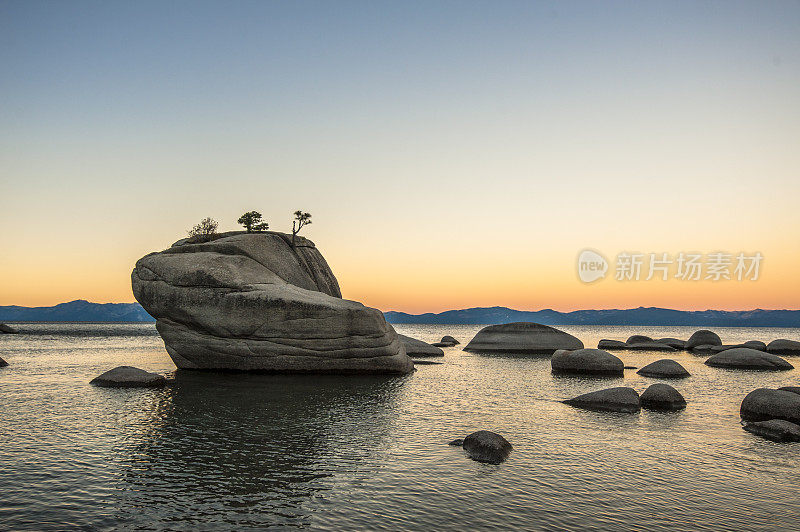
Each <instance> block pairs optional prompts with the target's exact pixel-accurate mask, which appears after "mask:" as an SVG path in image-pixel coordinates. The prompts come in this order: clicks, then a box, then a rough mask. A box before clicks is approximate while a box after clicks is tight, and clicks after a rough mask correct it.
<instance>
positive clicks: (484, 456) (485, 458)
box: [450, 430, 513, 464]
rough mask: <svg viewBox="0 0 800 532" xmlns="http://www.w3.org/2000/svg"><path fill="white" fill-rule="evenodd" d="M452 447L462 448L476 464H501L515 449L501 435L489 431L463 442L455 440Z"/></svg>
mask: <svg viewBox="0 0 800 532" xmlns="http://www.w3.org/2000/svg"><path fill="white" fill-rule="evenodd" d="M450 445H456V446H459V445H460V446H462V447H463V448H464V450H465V451H466V452H467V454H468V455H469V457H470V458H472V459H473V460H475V461H476V462H485V463H488V464H499V463H500V462H503V461H504V460H505V459H506V458H508V454H509V453H510V452H511V450H512V449H513V447H512V446H511V444H510V443H509V442H508V440H506V439H505V438H504V437H502V436H501V435H499V434H497V433H496V432H491V431H488V430H479V431H478V432H473V433H472V434H470V435H469V436H467V437H466V438H464V439H463V440H453V441H452V442H450Z"/></svg>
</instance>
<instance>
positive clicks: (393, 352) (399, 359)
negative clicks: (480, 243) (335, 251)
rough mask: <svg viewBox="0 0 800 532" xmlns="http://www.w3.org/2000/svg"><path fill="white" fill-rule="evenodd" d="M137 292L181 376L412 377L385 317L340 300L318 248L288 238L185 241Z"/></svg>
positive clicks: (153, 265)
mask: <svg viewBox="0 0 800 532" xmlns="http://www.w3.org/2000/svg"><path fill="white" fill-rule="evenodd" d="M131 280H132V284H133V293H134V296H135V297H136V299H137V300H138V301H139V303H141V304H142V306H143V307H144V308H145V310H147V312H149V313H150V314H151V315H152V316H153V317H154V318H156V328H157V329H158V332H159V333H160V334H161V337H162V338H163V340H164V343H165V345H166V348H167V352H168V353H169V355H170V356H171V357H172V360H173V361H174V362H175V365H177V366H178V367H179V368H185V369H230V370H245V371H248V370H255V371H268V372H299V373H408V372H410V371H412V370H413V367H414V366H413V364H412V362H411V359H409V358H408V356H407V355H406V353H405V350H404V348H403V346H402V344H401V343H400V339H399V338H398V337H397V333H395V331H394V329H392V327H391V326H389V325H388V324H387V323H386V320H384V318H383V314H382V313H381V312H380V311H378V310H376V309H372V308H369V307H365V306H364V305H362V304H361V303H357V302H355V301H348V300H345V299H341V292H340V290H339V284H338V282H337V281H336V277H335V276H334V275H333V272H332V271H331V269H330V268H329V267H328V264H327V262H325V259H324V258H323V257H322V255H321V254H320V252H319V251H318V250H317V249H316V247H315V246H314V244H313V243H312V242H311V241H310V240H307V239H305V238H302V237H298V238H297V241H296V244H295V245H294V246H293V245H291V237H290V236H289V235H285V234H282V233H274V232H265V233H242V232H233V233H222V234H219V235H213V236H212V237H208V238H205V239H184V240H181V241H179V242H176V243H175V244H173V246H172V247H171V248H169V249H166V250H164V251H161V252H158V253H151V254H150V255H147V256H145V257H143V258H142V259H140V260H139V261H138V262H137V263H136V268H134V270H133V273H132V275H131Z"/></svg>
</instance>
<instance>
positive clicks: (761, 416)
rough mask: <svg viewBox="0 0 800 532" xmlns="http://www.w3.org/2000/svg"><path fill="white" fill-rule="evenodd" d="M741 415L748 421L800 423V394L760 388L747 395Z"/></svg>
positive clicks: (740, 411)
mask: <svg viewBox="0 0 800 532" xmlns="http://www.w3.org/2000/svg"><path fill="white" fill-rule="evenodd" d="M739 413H740V414H741V416H742V419H744V420H746V421H767V420H769V419H783V420H786V421H791V422H792V423H800V394H796V393H792V392H787V391H785V390H771V389H769V388H759V389H757V390H753V391H752V392H750V393H749V394H747V396H746V397H745V398H744V400H743V401H742V406H741V408H740V410H739Z"/></svg>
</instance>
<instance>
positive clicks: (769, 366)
mask: <svg viewBox="0 0 800 532" xmlns="http://www.w3.org/2000/svg"><path fill="white" fill-rule="evenodd" d="M706 365H707V366H711V367H714V368H734V369H753V370H763V371H786V370H790V369H793V368H794V366H792V365H791V364H789V363H788V362H786V361H785V360H784V359H782V358H781V357H779V356H777V355H772V354H770V353H765V352H763V351H756V350H755V349H750V348H747V347H737V348H735V349H728V350H727V351H723V352H721V353H717V354H716V355H714V356H712V357H710V358H709V359H708V360H706Z"/></svg>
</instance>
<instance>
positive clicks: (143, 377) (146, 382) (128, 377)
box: [90, 366, 167, 388]
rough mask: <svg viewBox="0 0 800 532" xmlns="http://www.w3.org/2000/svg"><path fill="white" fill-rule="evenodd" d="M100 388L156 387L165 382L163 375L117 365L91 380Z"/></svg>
mask: <svg viewBox="0 0 800 532" xmlns="http://www.w3.org/2000/svg"><path fill="white" fill-rule="evenodd" d="M90 384H94V385H95V386H100V387H102V388H157V387H159V386H164V385H165V384H167V379H165V378H164V376H163V375H159V374H157V373H150V372H147V371H145V370H143V369H139V368H134V367H131V366H119V367H117V368H114V369H111V370H108V371H106V372H105V373H103V374H102V375H100V376H99V377H95V378H94V379H92V380H91V382H90Z"/></svg>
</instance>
